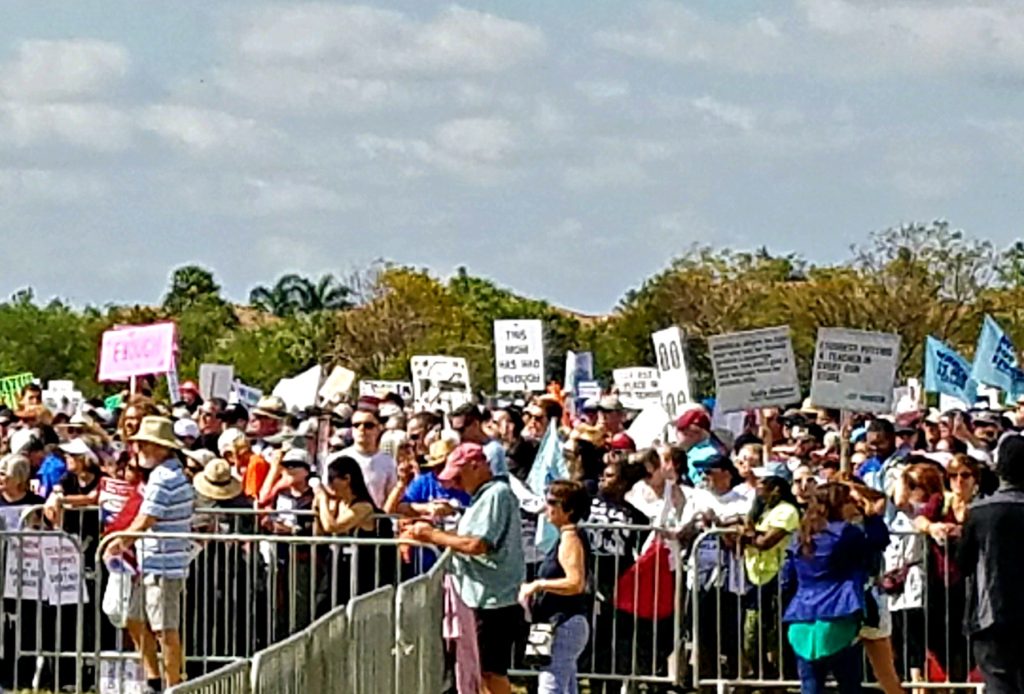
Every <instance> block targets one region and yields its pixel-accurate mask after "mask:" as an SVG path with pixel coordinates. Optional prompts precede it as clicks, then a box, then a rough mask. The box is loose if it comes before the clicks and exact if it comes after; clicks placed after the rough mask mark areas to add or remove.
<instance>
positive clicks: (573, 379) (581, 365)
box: [563, 350, 594, 394]
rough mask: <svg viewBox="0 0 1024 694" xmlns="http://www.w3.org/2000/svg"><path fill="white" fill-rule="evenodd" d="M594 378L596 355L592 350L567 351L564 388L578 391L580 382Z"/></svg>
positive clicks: (569, 390) (573, 391)
mask: <svg viewBox="0 0 1024 694" xmlns="http://www.w3.org/2000/svg"><path fill="white" fill-rule="evenodd" d="M593 378H594V355H593V353H591V352H573V351H572V350H569V351H568V352H566V353H565V384H564V386H565V387H564V388H563V390H564V391H565V392H567V393H574V394H578V393H577V389H578V388H579V384H580V383H581V382H583V381H591V380H593Z"/></svg>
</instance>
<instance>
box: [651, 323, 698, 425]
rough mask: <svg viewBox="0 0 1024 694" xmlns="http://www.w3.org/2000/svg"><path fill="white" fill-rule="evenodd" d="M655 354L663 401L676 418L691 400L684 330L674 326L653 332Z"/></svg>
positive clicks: (671, 415) (670, 415) (670, 414)
mask: <svg viewBox="0 0 1024 694" xmlns="http://www.w3.org/2000/svg"><path fill="white" fill-rule="evenodd" d="M651 341H652V342H654V356H655V358H656V359H657V360H658V379H659V385H660V386H661V402H662V404H663V405H664V406H665V411H666V412H667V413H668V415H669V417H671V418H672V419H675V418H676V416H677V415H678V414H679V413H680V412H681V411H682V409H683V407H682V406H683V405H686V404H687V403H689V402H691V398H690V374H689V371H688V370H687V368H686V352H685V350H684V343H683V331H682V330H680V329H679V328H678V327H676V326H673V327H671V328H666V329H664V330H659V331H658V332H656V333H651Z"/></svg>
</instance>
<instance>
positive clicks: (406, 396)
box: [359, 381, 412, 403]
mask: <svg viewBox="0 0 1024 694" xmlns="http://www.w3.org/2000/svg"><path fill="white" fill-rule="evenodd" d="M388 393H394V394H395V395H397V396H398V397H400V398H402V400H403V401H404V402H407V403H408V402H411V401H412V383H411V382H410V381H360V382H359V397H373V398H378V399H379V398H383V397H384V396H385V395H387V394H388Z"/></svg>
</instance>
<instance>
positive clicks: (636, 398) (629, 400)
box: [612, 366, 661, 410]
mask: <svg viewBox="0 0 1024 694" xmlns="http://www.w3.org/2000/svg"><path fill="white" fill-rule="evenodd" d="M612 383H614V385H615V390H617V391H618V393H619V402H621V403H622V406H623V407H625V408H626V409H627V410H642V409H645V408H646V407H647V406H648V405H650V404H651V403H652V402H660V401H661V387H660V385H659V383H658V370H657V369H655V368H652V367H650V366H631V367H629V368H627V369H615V370H614V371H612Z"/></svg>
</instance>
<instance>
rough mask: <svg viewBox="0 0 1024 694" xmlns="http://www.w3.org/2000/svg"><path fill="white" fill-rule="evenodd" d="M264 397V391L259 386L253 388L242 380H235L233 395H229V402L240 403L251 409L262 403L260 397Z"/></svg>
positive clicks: (232, 388) (232, 386) (232, 387)
mask: <svg viewBox="0 0 1024 694" xmlns="http://www.w3.org/2000/svg"><path fill="white" fill-rule="evenodd" d="M262 397H263V391H262V390H260V389H259V388H253V387H251V386H247V385H245V384H244V383H242V382H241V381H235V382H234V383H233V384H232V385H231V395H230V396H229V397H228V402H231V403H238V404H240V405H242V406H243V407H245V408H246V409H250V410H251V409H252V408H254V407H256V405H258V404H259V403H260V398H262Z"/></svg>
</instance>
